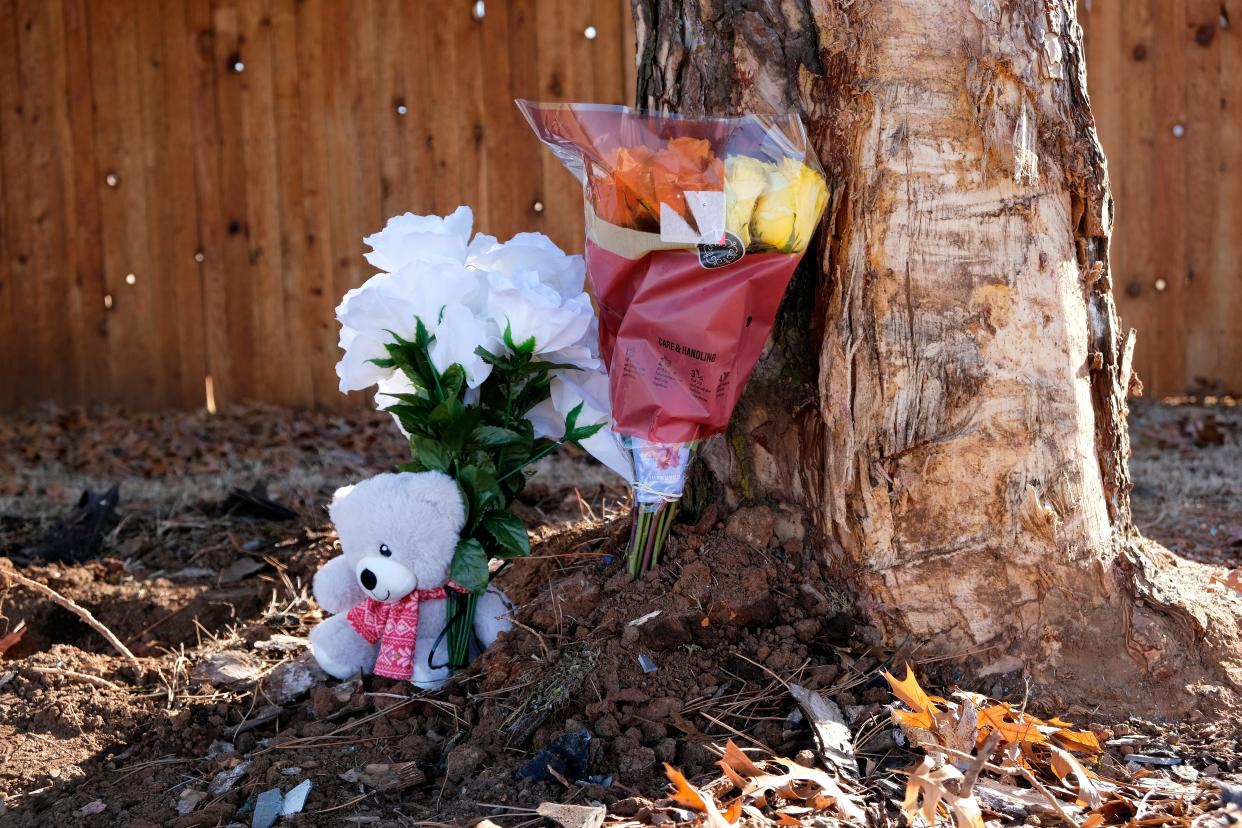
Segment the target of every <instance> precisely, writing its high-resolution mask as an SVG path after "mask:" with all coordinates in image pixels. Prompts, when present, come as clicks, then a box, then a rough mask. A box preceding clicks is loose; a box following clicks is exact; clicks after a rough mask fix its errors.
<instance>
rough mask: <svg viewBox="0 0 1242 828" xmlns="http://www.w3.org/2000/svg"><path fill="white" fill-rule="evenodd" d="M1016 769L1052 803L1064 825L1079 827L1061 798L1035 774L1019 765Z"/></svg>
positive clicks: (1072, 827)
mask: <svg viewBox="0 0 1242 828" xmlns="http://www.w3.org/2000/svg"><path fill="white" fill-rule="evenodd" d="M1018 771H1019V772H1020V773H1021V774H1022V775H1023V776H1024V777H1026V781H1027V782H1030V783H1031V787H1032V788H1034V789H1035V790H1037V791H1039V792H1040V793H1041V794H1043V795H1044V798H1045V799H1047V800H1048V801H1049V802H1051V803H1052V807H1053V808H1055V809H1056V811H1057V814H1058V815H1059V816H1060V817H1061V819H1063V820H1065V824H1066V825H1069V826H1070V828H1081V826H1080V825H1079V824H1078V820H1076V819H1074V818H1073V817H1072V816H1070V815H1069V812H1068V811H1066V810H1065V806H1064V805H1062V804H1061V800H1059V799H1057V798H1056V796H1055V795H1053V793H1052V791H1050V790H1048V788H1047V786H1045V785H1044V783H1043V782H1040V781H1039V778H1038V777H1037V776H1035V774H1033V773H1031V772H1030V771H1029V770H1028V769H1026V768H1024V767H1021V766H1019V767H1018Z"/></svg>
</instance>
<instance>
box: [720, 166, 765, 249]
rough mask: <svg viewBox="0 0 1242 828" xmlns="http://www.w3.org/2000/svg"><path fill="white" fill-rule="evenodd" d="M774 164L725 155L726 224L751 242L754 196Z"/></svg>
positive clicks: (747, 241)
mask: <svg viewBox="0 0 1242 828" xmlns="http://www.w3.org/2000/svg"><path fill="white" fill-rule="evenodd" d="M775 168H776V165H774V164H765V163H764V162H762V161H760V160H759V159H758V158H751V157H750V156H748V155H730V156H729V157H728V158H726V159H725V228H726V229H727V230H728V231H729V232H731V233H733V234H734V235H736V236H737V237H738V238H739V239H741V240H742V246H743V247H746V246H748V245H750V219H751V216H752V215H754V212H755V199H757V198H758V197H759V194H760V193H762V192H763V188H764V187H766V186H767V183H768V174H769V172H771V171H772V170H774V169H775Z"/></svg>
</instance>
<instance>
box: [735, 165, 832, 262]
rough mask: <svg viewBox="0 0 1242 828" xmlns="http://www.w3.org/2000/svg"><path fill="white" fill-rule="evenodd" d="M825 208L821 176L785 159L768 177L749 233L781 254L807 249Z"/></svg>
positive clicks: (825, 193) (825, 199) (826, 201)
mask: <svg viewBox="0 0 1242 828" xmlns="http://www.w3.org/2000/svg"><path fill="white" fill-rule="evenodd" d="M827 205H828V185H827V183H826V182H825V181H824V178H823V176H821V175H820V174H819V173H818V172H816V171H815V170H813V169H811V168H810V167H808V166H807V165H805V164H803V163H802V162H801V161H799V160H797V159H796V158H784V159H782V160H781V162H780V163H779V164H778V165H776V167H775V169H773V170H772V171H771V172H770V173H769V174H768V182H767V189H765V190H764V192H763V194H762V195H760V196H759V199H758V201H757V202H756V204H755V214H754V218H753V219H752V220H751V231H752V232H753V234H754V237H755V239H756V240H757V241H759V242H762V243H763V244H766V245H768V246H770V247H774V248H776V249H777V250H779V251H781V252H782V253H800V252H801V251H803V250H805V249H806V246H807V244H808V243H809V242H810V240H811V235H812V234H813V233H814V232H815V228H816V226H817V225H818V224H819V217H820V215H822V214H823V212H824V207H826V206H827Z"/></svg>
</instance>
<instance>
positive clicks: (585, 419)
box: [526, 369, 634, 483]
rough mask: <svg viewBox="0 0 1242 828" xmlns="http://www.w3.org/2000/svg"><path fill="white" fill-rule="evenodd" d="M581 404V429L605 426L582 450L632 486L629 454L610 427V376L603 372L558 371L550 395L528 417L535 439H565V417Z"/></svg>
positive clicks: (553, 379) (579, 422)
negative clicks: (602, 424)
mask: <svg viewBox="0 0 1242 828" xmlns="http://www.w3.org/2000/svg"><path fill="white" fill-rule="evenodd" d="M579 403H581V404H582V410H581V411H580V412H578V420H577V425H578V426H589V425H596V424H598V423H604V427H603V428H601V429H600V430H599V431H597V432H595V434H593V435H591V436H590V437H588V438H586V439H585V440H582V441H581V445H582V448H583V449H585V450H586V452H587V453H588V454H590V455H591V456H592V457H594V458H595V459H596V460H598V461H599V462H601V463H603V464H604V465H605V466H607V467H608V468H610V469H612V470H613V471H614V472H616V473H617V474H619V475H620V476H621V477H623V478H624V479H625V481H626V482H627V483H632V482H633V480H634V469H633V464H632V462H631V460H630V455H629V453H628V452H627V451H626V450H625V449H624V448H623V447H622V446H621V441H620V439H619V438H618V436H617V434H616V432H614V431H613V430H612V428H611V427H610V426H609V425H608V423H609V420H610V414H609V412H611V410H612V405H611V404H610V402H609V396H608V375H607V374H605V373H604V372H603V371H580V370H572V369H570V370H564V371H555V372H554V373H553V375H552V387H551V393H550V396H549V397H548V399H546V400H544V401H543V402H541V403H540V404H539V405H537V406H535V407H534V408H532V409H531V410H530V412H529V413H528V414H527V415H526V416H527V418H528V419H529V420H530V422H531V425H532V426H533V427H534V430H535V436H536V437H550V438H552V439H553V440H559V439H560V438H561V437H563V436H565V417H566V416H567V415H568V414H569V412H571V411H573V410H574V408H575V407H576V406H577V405H578V404H579Z"/></svg>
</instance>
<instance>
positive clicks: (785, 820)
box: [776, 811, 802, 826]
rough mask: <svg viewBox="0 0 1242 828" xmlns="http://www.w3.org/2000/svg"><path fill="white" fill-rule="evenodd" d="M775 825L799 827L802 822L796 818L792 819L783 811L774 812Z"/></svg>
mask: <svg viewBox="0 0 1242 828" xmlns="http://www.w3.org/2000/svg"><path fill="white" fill-rule="evenodd" d="M776 824H777V825H799V826H800V825H802V820H800V819H798V818H797V817H792V816H790V815H789V814H787V813H785V812H784V811H777V812H776Z"/></svg>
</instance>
